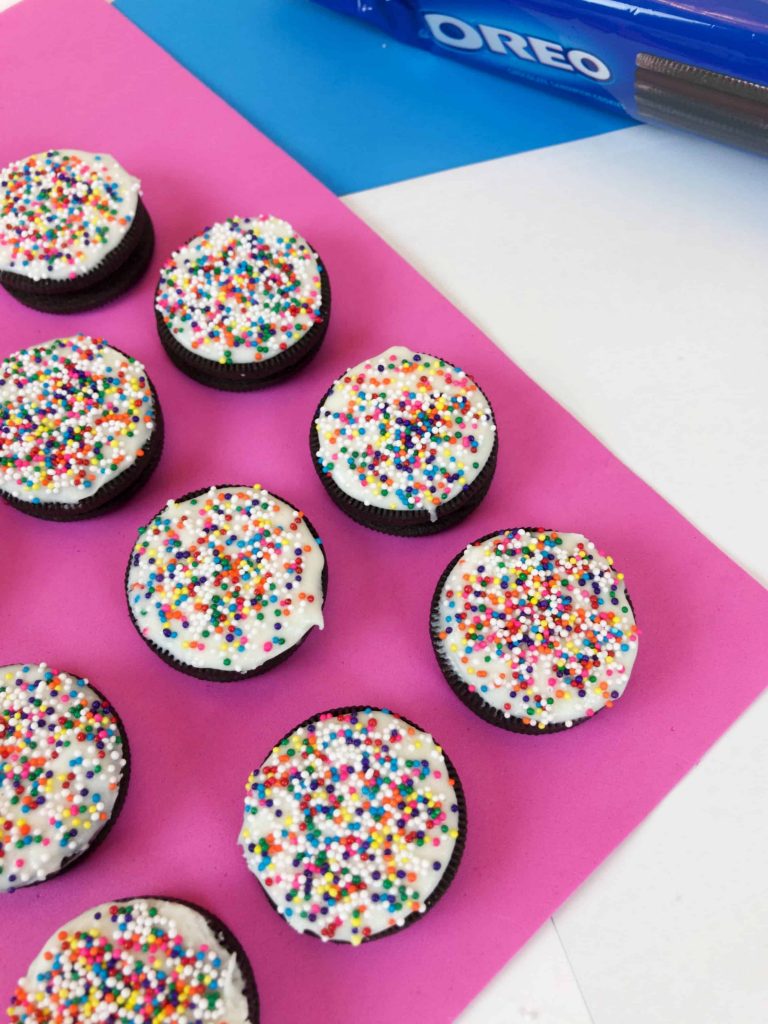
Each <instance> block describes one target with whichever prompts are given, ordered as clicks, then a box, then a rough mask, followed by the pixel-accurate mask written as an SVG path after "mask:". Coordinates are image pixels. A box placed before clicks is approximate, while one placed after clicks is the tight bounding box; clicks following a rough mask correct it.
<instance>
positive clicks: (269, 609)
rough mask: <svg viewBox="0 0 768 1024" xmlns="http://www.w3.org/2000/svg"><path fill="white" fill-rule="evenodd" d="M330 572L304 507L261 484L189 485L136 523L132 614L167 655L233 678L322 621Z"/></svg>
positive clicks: (183, 666) (196, 669) (253, 670)
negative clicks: (196, 487)
mask: <svg viewBox="0 0 768 1024" xmlns="http://www.w3.org/2000/svg"><path fill="white" fill-rule="evenodd" d="M327 578H328V573H327V568H326V562H325V555H324V553H323V548H322V546H321V543H320V540H319V538H318V536H317V534H316V532H315V530H314V527H313V526H312V524H311V523H310V522H309V520H308V519H307V517H306V516H305V515H304V514H303V513H302V512H299V511H297V510H296V509H295V508H293V506H292V505H289V504H288V502H286V501H285V500H284V499H283V498H279V497H277V495H274V494H270V492H269V491H266V490H264V488H262V487H259V486H258V485H256V486H253V487H249V486H242V485H237V484H231V485H220V486H217V487H209V488H204V489H202V490H200V491H194V492H193V493H191V494H187V495H185V496H184V497H182V498H179V499H178V500H175V501H173V500H172V501H169V502H168V504H167V505H166V506H165V508H163V509H161V510H160V512H158V514H157V515H156V516H155V517H154V519H152V521H151V522H149V523H148V524H147V525H146V526H144V527H142V528H141V529H140V530H139V539H138V540H137V541H136V544H135V545H134V548H133V551H132V552H131V557H130V560H129V563H128V569H127V572H126V580H125V583H126V593H127V597H128V608H129V611H130V614H131V619H132V621H133V624H134V625H135V627H136V629H137V630H138V632H139V635H140V636H141V637H142V638H143V640H144V641H145V642H146V643H147V644H148V645H149V647H151V649H152V650H153V651H154V652H155V653H156V654H157V655H159V656H160V657H161V658H162V659H163V660H164V661H166V662H167V663H168V664H169V665H172V666H173V667H174V668H177V669H179V670H180V671H181V672H186V673H187V674H188V675H191V676H197V677H198V678H200V679H208V680H214V681H218V682H232V681H235V680H238V679H248V678H250V677H251V676H255V675H259V674H260V673H262V672H266V671H267V670H268V669H270V668H273V667H274V666H275V665H278V664H279V663H280V662H281V661H284V660H285V659H286V658H287V657H288V656H289V655H290V654H292V653H293V652H294V651H295V650H296V649H297V648H298V647H299V646H300V644H302V643H303V642H304V640H306V638H307V636H308V635H309V633H310V631H311V630H312V629H313V628H314V627H317V628H319V629H322V627H323V603H324V601H325V590H326V583H327Z"/></svg>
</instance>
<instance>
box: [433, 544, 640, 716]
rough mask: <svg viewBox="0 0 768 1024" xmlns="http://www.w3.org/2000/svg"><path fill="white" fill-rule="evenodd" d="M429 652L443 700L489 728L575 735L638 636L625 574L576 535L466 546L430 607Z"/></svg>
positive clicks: (607, 692)
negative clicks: (449, 696)
mask: <svg viewBox="0 0 768 1024" xmlns="http://www.w3.org/2000/svg"><path fill="white" fill-rule="evenodd" d="M430 633H431V637H432V646H433V648H434V651H435V655H436V657H437V661H438V664H439V665H440V668H441V670H442V672H443V675H444V676H445V678H446V680H447V681H448V683H449V684H450V685H451V687H452V688H453V690H454V692H455V693H456V694H457V695H458V696H459V697H460V698H461V700H463V701H464V703H465V704H466V705H467V707H469V708H471V709H472V710H473V711H474V712H475V713H476V714H478V715H479V716H480V717H481V718H484V719H485V720H486V721H488V722H491V723H492V724H493V725H499V726H501V727H502V728H503V729H509V730H512V731H514V732H523V733H528V734H532V735H539V734H540V733H548V732H559V731H561V730H563V729H569V728H571V727H572V726H574V725H580V724H581V723H582V722H585V721H587V719H589V718H592V717H593V716H594V715H595V714H597V712H598V711H600V710H601V709H602V708H604V707H612V706H613V704H614V703H615V701H617V700H618V699H619V697H621V696H622V694H623V693H624V690H625V688H626V685H627V683H628V682H629V677H630V674H631V672H632V666H633V664H634V661H635V656H636V654H637V646H638V631H637V626H636V625H635V616H634V612H633V609H632V604H631V602H630V599H629V595H628V593H627V590H626V587H625V585H624V576H623V574H622V573H620V572H617V571H616V570H615V569H614V567H613V560H612V559H611V558H609V557H608V556H606V555H603V554H601V553H600V552H599V551H598V550H597V548H596V547H595V545H594V544H593V543H592V542H591V541H589V540H587V539H586V537H583V536H582V535H581V534H578V533H557V532H555V531H554V530H539V529H532V528H530V529H528V528H519V529H514V530H501V531H499V532H497V533H490V534H488V535H487V536H486V537H481V538H480V540H477V541H474V542H473V543H472V544H469V545H468V546H467V547H466V548H465V549H464V551H462V552H460V553H459V554H458V555H457V556H456V558H454V559H453V561H452V562H451V564H450V565H449V566H448V568H447V569H446V570H445V572H444V573H443V575H442V576H441V578H440V581H439V583H438V585H437V588H436V590H435V594H434V597H433V599H432V609H431V616H430Z"/></svg>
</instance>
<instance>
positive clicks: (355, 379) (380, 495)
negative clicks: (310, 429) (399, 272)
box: [314, 345, 496, 521]
mask: <svg viewBox="0 0 768 1024" xmlns="http://www.w3.org/2000/svg"><path fill="white" fill-rule="evenodd" d="M315 426H316V428H317V435H318V440H319V448H318V449H317V450H316V451H315V453H314V455H315V457H316V458H317V460H318V462H319V463H320V466H321V468H322V470H323V472H324V473H326V475H330V476H331V477H332V479H333V480H334V482H335V483H336V484H337V485H338V486H339V487H340V488H341V490H342V491H344V492H345V494H348V495H349V496H350V497H351V498H354V499H355V500H357V501H361V502H362V503H363V504H364V505H371V506H374V507H375V508H382V509H397V510H400V511H421V510H426V511H427V512H428V513H429V516H430V518H431V519H432V520H433V521H434V520H435V519H436V518H437V509H438V507H439V506H440V505H441V504H444V503H445V502H447V501H450V500H451V498H455V497H456V496H457V495H458V494H460V493H461V491H462V490H464V488H465V487H468V486H469V485H470V484H471V483H472V481H473V480H475V479H476V478H477V476H478V475H479V474H480V472H481V471H482V469H483V467H484V466H485V464H486V463H487V461H488V459H489V457H490V455H491V451H492V450H493V443H494V439H495V432H496V427H495V423H494V420H493V413H492V411H491V408H490V405H489V404H488V401H487V400H486V398H485V396H484V395H483V393H482V392H481V391H480V389H479V388H478V386H477V384H475V382H474V381H473V380H472V378H471V377H469V376H468V375H467V374H466V373H465V372H464V371H463V370H459V369H457V368H456V367H454V366H451V365H450V364H449V363H446V362H444V361H443V360H441V359H438V358H435V357H434V356H429V355H425V354H417V353H414V352H413V351H412V350H411V349H408V348H404V347H402V346H397V345H396V346H393V347H392V348H388V349H386V350H385V351H384V352H382V353H381V355H378V356H374V357H373V358H371V359H366V360H365V361H364V362H362V363H359V364H358V365H357V366H354V367H352V369H350V370H347V372H346V373H345V374H344V376H343V377H340V378H339V379H338V380H337V381H336V382H335V384H334V385H333V388H332V390H331V392H330V393H329V394H328V396H327V397H326V399H325V400H324V402H323V404H322V406H321V408H320V411H319V414H318V417H317V419H316V420H315Z"/></svg>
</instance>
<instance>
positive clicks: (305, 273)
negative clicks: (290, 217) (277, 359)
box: [155, 217, 321, 363]
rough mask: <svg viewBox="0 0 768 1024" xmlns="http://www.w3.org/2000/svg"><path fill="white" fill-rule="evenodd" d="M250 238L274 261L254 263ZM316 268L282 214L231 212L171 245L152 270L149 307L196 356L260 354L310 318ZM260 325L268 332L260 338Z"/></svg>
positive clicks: (248, 359) (281, 345) (284, 343)
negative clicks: (156, 281) (154, 285)
mask: <svg viewBox="0 0 768 1024" xmlns="http://www.w3.org/2000/svg"><path fill="white" fill-rule="evenodd" d="M291 238H293V239H295V242H294V243H293V244H289V242H288V239H291ZM257 245H259V246H260V245H266V246H268V247H269V250H270V252H271V253H272V254H275V255H279V257H280V261H281V264H282V265H281V267H280V268H279V269H277V268H276V267H275V266H274V264H273V263H267V264H263V263H260V257H259V256H258V253H257V249H256V246H257ZM214 265H219V266H220V267H221V273H220V274H219V275H218V276H214V275H213V274H212V273H211V269H210V268H211V267H212V266H214ZM243 268H246V269H245V271H244V269H243ZM319 273H320V268H319V264H318V260H317V257H316V255H315V253H314V251H313V250H312V248H311V247H310V246H309V244H308V242H306V241H305V239H303V238H302V237H301V235H299V234H297V232H296V231H295V230H294V229H293V228H292V227H291V225H290V224H288V223H287V222H286V221H284V220H280V219H279V218H277V217H255V218H247V217H243V218H239V217H233V218H231V219H230V220H227V221H223V222H221V223H217V224H214V225H212V226H211V227H210V228H208V229H207V230H206V231H205V232H204V233H203V234H202V235H198V236H197V237H196V238H193V239H192V240H191V241H190V242H188V243H187V244H186V245H184V246H182V247H181V248H180V249H178V250H177V251H176V252H174V253H173V255H172V256H171V257H170V259H169V260H168V261H167V262H166V264H165V265H164V267H163V269H162V270H161V272H160V285H159V288H158V291H157V296H156V299H155V307H156V309H157V310H158V312H160V313H161V314H162V316H163V318H164V320H165V323H166V325H167V326H168V329H169V330H170V331H171V333H172V334H173V337H174V338H175V339H176V341H178V342H179V344H181V345H183V346H184V348H186V349H188V350H189V351H190V352H194V353H195V354H196V355H198V356H201V357H202V358H204V359H210V360H211V361H212V362H216V363H224V362H227V363H228V362H232V363H254V362H266V361H267V360H269V359H271V358H273V357H274V356H276V355H279V354H280V352H282V351H285V350H286V349H289V348H291V347H292V346H293V345H295V344H296V343H297V342H299V341H301V339H302V338H303V337H304V335H305V334H306V333H307V331H308V330H309V329H310V328H311V327H312V326H313V324H314V322H315V321H314V319H313V315H314V314H317V313H319V311H320V305H321V295H320V291H321V289H320V277H319ZM291 276H293V277H294V280H290V279H289V278H290V277H291ZM265 329H267V330H270V331H271V330H272V329H274V331H275V333H274V335H273V336H272V337H269V338H266V337H265V336H264V333H263V332H264V331H265Z"/></svg>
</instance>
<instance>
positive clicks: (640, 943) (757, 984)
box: [0, 0, 768, 1024]
mask: <svg viewBox="0 0 768 1024" xmlns="http://www.w3.org/2000/svg"><path fill="white" fill-rule="evenodd" d="M14 2H16V0H0V10H3V9H4V8H6V7H9V6H11V4H12V3H14ZM767 177H768V162H767V161H765V160H761V159H760V158H757V157H752V156H749V155H746V154H741V153H737V152H735V151H731V150H728V149H726V148H724V147H720V146H717V145H715V144H714V143H708V142H705V141H701V140H697V139H692V138H687V137H682V136H679V135H676V134H673V133H671V132H670V133H668V132H661V131H656V130H654V129H651V128H645V127H638V128H632V129H628V130H625V131H622V132H615V133H612V134H610V135H604V136H599V137H597V138H594V139H588V140H584V141H580V142H574V143H569V144H567V145H565V146H557V147H553V148H551V149H546V150H540V151H537V152H534V153H529V154H523V155H518V156H514V157H510V158H507V159H503V160H496V161H491V162H489V163H485V164H477V165H474V166H471V167H466V168H460V169H458V170H455V171H447V172H444V173H442V174H437V175H432V176H429V177H425V178H419V179H416V180H413V181H409V182H404V183H402V184H398V185H391V186H388V187H386V188H382V189H374V190H372V191H370V192H364V193H358V194H356V195H354V196H349V197H347V198H346V202H347V203H348V205H349V206H350V207H351V208H352V209H353V210H355V212H357V213H358V214H359V215H360V216H361V217H363V219H364V220H366V221H367V222H368V223H369V224H370V225H371V226H372V227H374V228H375V229H376V230H377V231H378V232H379V233H380V234H381V235H382V236H383V237H384V238H385V239H387V241H388V242H390V244H392V245H393V246H394V248H396V249H398V250H399V251H400V252H401V253H402V254H403V255H404V256H405V257H406V258H407V259H408V260H409V261H410V262H411V263H413V265H414V266H415V267H416V268H417V269H418V270H419V271H420V272H421V273H422V274H423V275H424V276H425V277H427V278H428V279H430V280H431V281H432V282H433V283H434V284H435V285H436V286H437V287H438V288H439V289H440V290H441V291H442V292H443V293H444V294H445V295H447V296H448V297H449V298H450V299H451V300H452V301H453V302H454V303H455V304H456V305H457V306H458V307H459V308H460V309H462V310H463V312H464V313H466V314H467V315H468V316H469V317H470V318H471V319H472V320H474V321H475V323H477V324H478V325H479V326H480V327H482V328H483V330H484V331H485V332H486V333H487V334H488V335H489V336H490V337H491V338H492V339H493V340H494V341H495V342H496V344H497V345H499V347H500V348H502V349H503V350H504V351H505V352H506V353H507V354H508V355H510V356H511V357H512V358H513V359H514V360H515V361H516V362H517V363H518V364H519V365H520V366H521V367H522V368H523V369H524V370H526V371H527V372H528V373H529V374H530V375H531V376H532V377H533V378H534V379H535V380H536V381H537V382H538V383H539V384H541V385H542V386H543V387H544V388H545V389H546V390H547V391H549V393H550V394H552V395H553V396H554V397H555V398H556V399H557V400H558V401H559V402H560V403H561V404H562V405H564V406H565V407H566V408H568V409H569V410H570V411H571V412H573V413H574V414H575V415H576V416H577V417H578V418H579V419H580V420H581V421H582V422H583V423H584V424H585V425H586V426H587V427H588V428H589V429H590V430H591V431H592V432H593V433H594V434H596V435H597V436H598V437H600V438H601V440H602V441H603V442H604V443H605V444H606V445H608V447H609V448H611V449H612V450H613V451H614V452H615V453H616V454H617V455H618V456H619V457H620V458H621V459H622V460H623V461H624V462H625V463H626V464H627V465H628V466H630V467H631V468H632V469H634V470H635V471H636V472H637V473H639V474H640V476H642V477H643V478H644V479H645V480H646V481H647V482H648V483H650V484H651V485H652V486H653V487H654V488H655V489H656V490H658V491H659V492H660V493H661V494H663V495H664V497H666V498H667V499H668V500H669V501H671V502H672V504H674V505H676V506H677V508H678V509H680V511H682V512H683V514H684V515H686V516H687V517H688V518H689V519H690V520H691V521H692V522H693V523H694V524H695V525H696V526H698V527H699V529H701V530H702V531H703V532H704V533H705V534H707V536H709V537H710V538H711V539H712V540H713V541H714V542H715V543H716V544H717V545H718V546H719V547H721V548H722V549H723V550H724V551H726V552H728V553H729V554H730V555H731V556H732V557H733V558H735V559H736V561H738V562H739V563H740V564H741V565H742V566H744V567H745V568H746V569H748V570H749V571H750V572H751V573H752V574H753V575H754V576H756V577H757V578H758V579H760V580H761V581H762V582H763V583H766V582H768V545H766V543H765V540H764V539H763V535H764V533H765V527H766V523H768V471H766V462H767V461H768V459H767V456H768V287H766V270H767V269H768V189H766V179H767ZM394 340H397V341H398V343H406V344H407V343H409V342H410V340H411V339H393V341H394ZM510 400H514V398H513V396H510ZM766 637H767V639H768V623H766ZM755 671H756V672H757V671H760V667H758V666H756V667H755ZM763 671H765V669H764V668H763ZM767 734H768V699H766V697H765V695H764V696H763V698H762V700H761V701H759V702H758V703H757V704H756V705H754V706H753V707H752V708H751V709H750V710H749V711H748V712H747V714H745V715H744V716H743V717H742V718H741V719H740V721H739V722H738V723H737V724H736V725H735V726H734V727H733V728H732V729H730V730H729V731H728V732H727V733H726V734H725V736H724V737H723V738H722V739H721V740H720V741H719V743H718V744H717V745H716V746H715V747H714V748H713V749H712V750H711V751H710V752H709V753H708V754H707V755H706V756H705V757H704V759H703V760H702V762H701V763H700V764H699V766H698V767H697V768H696V769H694V771H692V772H691V773H690V774H689V775H688V776H687V777H686V778H685V779H684V780H683V782H682V783H681V784H680V785H679V786H677V787H676V788H675V789H674V790H673V791H672V793H670V794H669V796H668V797H667V798H666V799H665V800H664V801H663V802H662V804H661V805H660V806H659V807H658V808H657V809H656V810H655V811H654V812H653V813H652V814H651V815H650V816H649V817H648V818H647V819H646V821H645V822H644V823H643V824H642V825H641V826H640V828H638V829H637V830H636V831H635V832H634V833H633V834H632V835H631V836H630V837H629V839H628V840H627V841H626V842H624V843H623V844H622V846H620V847H619V849H618V850H616V851H615V852H614V853H613V855H612V856H611V857H610V858H609V859H608V860H607V861H606V862H605V863H604V864H603V865H602V866H601V867H600V868H599V869H598V870H597V871H595V872H594V874H593V875H592V876H591V878H590V879H589V880H588V881H587V883H585V884H584V885H583V886H582V887H581V888H580V889H579V890H578V891H577V892H576V893H575V894H574V895H573V896H571V898H570V899H569V900H568V901H567V902H566V903H565V905H564V906H563V907H562V908H561V909H560V910H559V911H558V912H557V914H556V915H555V917H554V918H553V919H551V920H550V921H549V922H548V923H547V924H546V925H544V926H543V927H542V928H541V929H540V931H539V932H538V933H537V934H536V935H535V936H534V937H533V938H532V939H531V940H530V941H529V943H528V944H527V945H526V946H525V947H524V948H523V949H522V950H521V951H520V952H519V953H518V955H517V956H515V957H514V958H513V960H512V961H511V962H510V963H509V964H508V965H507V967H506V968H505V969H504V970H503V971H502V972H501V973H500V974H499V975H498V976H497V977H496V978H495V979H494V981H493V982H492V983H491V985H489V986H488V988H487V989H486V990H485V991H484V992H483V993H481V995H480V996H479V997H478V998H477V999H476V1000H475V1001H474V1003H473V1004H472V1006H471V1007H470V1008H469V1009H468V1010H467V1012H466V1013H464V1014H463V1015H462V1017H461V1024H651V1022H652V1024H766V1022H767V1021H768V955H767V954H768V871H767V870H766V865H767V864H768V857H767V853H768V815H766V810H767V809H768V760H767V759H766V755H765V748H766V735H767ZM617 799H620V780H618V781H617ZM532 870H533V871H539V870H545V866H542V867H541V868H539V867H538V866H536V865H533V866H532Z"/></svg>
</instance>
